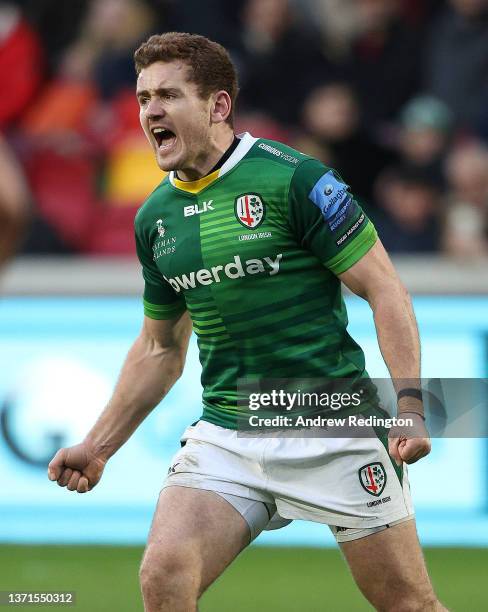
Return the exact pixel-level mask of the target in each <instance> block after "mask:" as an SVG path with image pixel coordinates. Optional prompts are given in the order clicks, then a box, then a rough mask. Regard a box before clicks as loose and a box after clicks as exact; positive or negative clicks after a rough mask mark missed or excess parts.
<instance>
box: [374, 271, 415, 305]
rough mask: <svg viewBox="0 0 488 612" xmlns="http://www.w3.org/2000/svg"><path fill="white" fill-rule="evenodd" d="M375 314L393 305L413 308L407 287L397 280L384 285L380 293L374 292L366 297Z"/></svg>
mask: <svg viewBox="0 0 488 612" xmlns="http://www.w3.org/2000/svg"><path fill="white" fill-rule="evenodd" d="M365 299H366V300H367V301H368V303H369V305H370V306H371V310H372V311H373V312H377V311H378V310H380V309H381V308H382V307H384V306H391V305H392V304H395V305H398V306H407V308H411V305H412V300H411V298H410V293H409V292H408V290H407V288H406V287H405V285H404V284H403V283H402V282H401V281H400V280H399V279H398V278H397V279H395V280H394V282H391V283H388V284H384V285H382V287H381V288H379V290H378V291H373V292H370V293H368V294H367V295H365Z"/></svg>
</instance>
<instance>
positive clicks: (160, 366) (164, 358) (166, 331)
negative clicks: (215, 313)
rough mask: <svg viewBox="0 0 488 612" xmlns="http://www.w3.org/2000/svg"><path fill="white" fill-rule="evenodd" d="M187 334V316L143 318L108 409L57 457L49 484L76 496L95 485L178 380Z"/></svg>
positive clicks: (183, 361) (187, 338)
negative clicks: (85, 433) (54, 483)
mask: <svg viewBox="0 0 488 612" xmlns="http://www.w3.org/2000/svg"><path fill="white" fill-rule="evenodd" d="M190 334H191V321H190V318H189V316H188V313H186V312H185V313H184V314H183V315H180V316H179V317H178V318H176V319H171V320H161V321H159V320H154V319H149V318H148V317H145V319H144V325H143V328H142V331H141V333H140V335H139V337H138V338H137V339H136V341H135V342H134V344H133V345H132V347H131V349H130V351H129V353H128V355H127V358H126V360H125V362H124V365H123V367H122V371H121V373H120V377H119V380H118V382H117V385H116V387H115V390H114V393H113V395H112V398H111V399H110V401H109V403H108V405H107V407H106V408H105V410H104V411H103V412H102V414H101V415H100V417H99V419H98V420H97V422H96V423H95V425H94V426H93V428H92V429H91V430H90V432H89V433H88V435H87V436H86V438H85V440H84V441H83V442H82V443H81V444H78V445H77V446H74V447H71V448H68V449H65V448H63V449H61V450H60V451H58V452H57V453H56V455H55V457H54V459H53V460H52V461H51V463H50V464H49V468H48V475H49V478H50V479H51V480H57V482H58V484H60V485H61V486H68V489H70V490H73V491H74V490H78V492H80V493H82V492H85V491H87V490H89V489H91V488H93V487H94V486H95V485H96V484H97V482H98V481H99V480H100V478H101V475H102V472H103V468H104V466H105V463H106V462H107V460H108V459H109V458H110V457H111V456H112V455H113V454H114V453H115V452H116V451H117V450H118V449H119V448H120V447H121V446H122V445H123V444H124V443H125V442H126V441H127V440H128V439H129V437H130V436H131V435H132V433H133V432H134V431H135V430H136V429H137V427H138V426H139V425H140V423H141V422H142V421H143V420H144V419H145V418H146V416H147V415H148V414H149V413H150V412H151V410H152V409H153V408H154V407H155V406H156V405H157V404H158V403H159V402H160V401H161V399H162V398H163V397H164V396H165V395H166V394H167V392H168V391H169V390H170V389H171V387H172V386H173V384H174V383H175V382H176V380H177V379H178V378H179V376H180V375H181V373H182V371H183V366H184V363H185V358H186V351H187V348H188V341H189V338H190Z"/></svg>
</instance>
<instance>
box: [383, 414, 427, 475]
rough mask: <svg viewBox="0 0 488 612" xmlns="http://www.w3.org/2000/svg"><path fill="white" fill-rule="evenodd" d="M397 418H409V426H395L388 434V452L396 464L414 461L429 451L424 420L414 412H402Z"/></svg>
mask: <svg viewBox="0 0 488 612" xmlns="http://www.w3.org/2000/svg"><path fill="white" fill-rule="evenodd" d="M398 417H399V418H403V419H411V420H412V421H413V425H412V426H411V427H406V426H405V427H400V426H398V425H397V426H395V427H392V428H391V429H390V432H389V434H388V452H389V453H390V456H391V457H393V459H394V460H395V462H396V464H397V465H401V464H402V462H405V463H415V462H416V461H418V460H419V459H422V457H425V456H426V455H428V454H429V453H430V450H431V448H432V444H431V442H430V436H429V432H428V431H427V429H426V427H425V424H424V420H423V419H422V417H421V416H419V415H418V414H416V413H414V412H407V411H405V412H402V413H400V414H399V415H398Z"/></svg>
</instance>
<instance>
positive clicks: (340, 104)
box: [295, 82, 393, 203]
mask: <svg viewBox="0 0 488 612" xmlns="http://www.w3.org/2000/svg"><path fill="white" fill-rule="evenodd" d="M303 125H304V128H305V129H306V131H307V135H306V136H304V137H302V138H301V139H299V140H297V142H296V143H295V144H296V146H297V147H298V148H299V149H300V150H302V151H304V152H307V153H309V154H310V155H314V156H316V157H318V158H319V159H320V160H321V161H323V162H324V163H325V164H326V165H328V166H332V167H333V168H335V169H337V170H338V171H339V172H340V173H341V175H342V177H343V178H344V180H345V181H346V182H348V183H349V184H350V185H351V188H352V189H353V191H354V194H355V195H357V196H358V197H360V198H361V199H365V200H366V201H367V202H369V203H371V201H372V195H373V194H372V186H373V183H374V181H375V180H376V178H377V176H378V174H379V172H380V171H381V170H382V169H383V168H384V167H385V166H386V165H387V164H390V163H392V161H393V154H392V153H391V152H389V151H388V150H386V149H385V148H383V147H382V146H380V145H379V144H377V143H375V142H374V141H372V139H371V138H370V137H369V135H368V134H365V133H364V132H363V131H362V130H361V128H360V125H361V124H360V109H359V104H358V101H357V98H356V96H355V94H354V92H353V91H352V89H351V88H350V87H349V86H348V85H347V84H345V83H340V82H335V83H331V84H329V85H323V86H321V87H318V88H317V89H315V90H313V91H312V93H311V94H310V95H309V97H308V98H307V100H306V102H305V105H304V110H303Z"/></svg>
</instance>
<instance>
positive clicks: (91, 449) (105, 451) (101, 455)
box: [83, 435, 117, 463]
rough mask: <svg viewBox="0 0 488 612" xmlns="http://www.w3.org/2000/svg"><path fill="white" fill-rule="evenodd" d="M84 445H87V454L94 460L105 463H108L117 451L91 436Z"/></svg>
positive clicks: (84, 441)
mask: <svg viewBox="0 0 488 612" xmlns="http://www.w3.org/2000/svg"><path fill="white" fill-rule="evenodd" d="M83 444H84V445H85V447H86V449H87V452H88V453H89V454H90V455H91V456H92V457H93V458H94V459H98V460H101V461H103V462H104V463H106V462H107V461H108V460H109V459H110V457H111V456H112V455H113V454H115V452H116V450H117V449H114V448H113V447H112V446H111V445H109V444H107V443H104V442H102V441H97V440H94V439H91V438H90V436H89V435H88V436H87V437H86V438H85V439H84V440H83Z"/></svg>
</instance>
